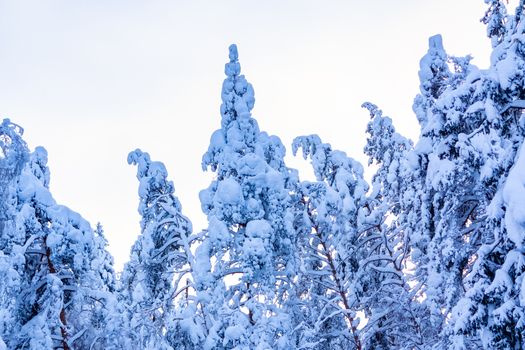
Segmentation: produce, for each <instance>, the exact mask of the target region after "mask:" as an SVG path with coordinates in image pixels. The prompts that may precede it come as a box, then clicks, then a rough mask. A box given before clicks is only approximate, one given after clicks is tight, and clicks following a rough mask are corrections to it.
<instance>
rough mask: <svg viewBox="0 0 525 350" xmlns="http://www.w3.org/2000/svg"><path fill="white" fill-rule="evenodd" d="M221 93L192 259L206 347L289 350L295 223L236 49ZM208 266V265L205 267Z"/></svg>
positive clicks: (279, 158)
mask: <svg viewBox="0 0 525 350" xmlns="http://www.w3.org/2000/svg"><path fill="white" fill-rule="evenodd" d="M229 58H230V62H228V63H227V64H226V67H225V73H226V76H227V77H226V79H225V81H224V83H223V86H222V94H221V96H222V105H221V115H222V121H221V128H220V129H219V130H217V131H215V132H214V133H213V135H212V137H211V143H210V146H209V149H208V151H207V152H206V154H205V155H204V156H203V162H202V164H203V168H204V169H207V168H208V167H209V168H211V170H213V171H215V172H216V175H217V176H216V179H215V180H214V181H213V182H212V184H211V185H210V186H209V187H208V188H207V189H205V190H203V191H201V193H200V199H201V203H202V208H203V210H204V212H205V213H206V214H207V216H208V222H209V226H208V230H207V232H206V236H205V237H204V239H203V242H202V244H201V245H200V246H199V247H198V248H197V252H196V255H197V256H198V259H199V261H200V263H199V269H200V270H199V271H196V273H197V275H198V276H197V277H196V281H198V283H199V286H198V288H197V290H198V292H197V296H198V298H200V299H201V300H204V301H205V302H204V304H205V306H204V307H205V309H206V317H207V318H206V326H207V332H208V333H207V339H206V342H205V344H204V347H205V348H214V349H221V348H235V349H269V348H273V349H276V348H287V349H288V348H290V347H291V345H290V344H289V339H288V337H287V334H288V331H289V330H288V327H289V322H288V321H287V315H286V314H285V313H283V308H282V305H283V303H284V302H285V300H286V298H287V297H288V295H289V293H290V282H291V278H292V277H293V275H294V269H295V256H294V233H293V229H292V221H293V217H292V215H291V212H290V210H289V206H290V204H289V202H290V200H289V190H288V188H289V184H290V183H291V182H293V181H294V175H293V173H292V172H290V170H289V169H288V168H286V166H285V165H284V161H283V157H284V154H285V150H284V147H283V145H282V144H281V142H280V140H279V139H278V138H277V137H275V136H268V135H267V134H266V133H264V132H261V131H259V127H258V124H257V122H256V121H255V119H253V118H252V117H251V110H252V108H253V106H254V102H255V99H254V91H253V88H252V86H251V84H249V83H248V82H247V81H246V78H245V77H244V76H243V75H241V74H240V64H239V62H238V54H237V47H236V46H235V45H231V46H230V54H229ZM206 260H208V262H207V263H205V261H206Z"/></svg>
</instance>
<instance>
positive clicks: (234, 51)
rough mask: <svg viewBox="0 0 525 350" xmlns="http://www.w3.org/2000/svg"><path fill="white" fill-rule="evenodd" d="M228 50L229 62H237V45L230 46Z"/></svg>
mask: <svg viewBox="0 0 525 350" xmlns="http://www.w3.org/2000/svg"><path fill="white" fill-rule="evenodd" d="M229 50H230V62H237V60H238V59H239V53H238V52H237V45H235V44H231V45H230V47H229Z"/></svg>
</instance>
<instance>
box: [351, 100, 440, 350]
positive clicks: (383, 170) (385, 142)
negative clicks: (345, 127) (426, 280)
mask: <svg viewBox="0 0 525 350" xmlns="http://www.w3.org/2000/svg"><path fill="white" fill-rule="evenodd" d="M363 107H365V108H367V109H368V110H369V112H370V116H371V120H370V122H369V123H368V126H367V133H368V139H367V144H366V147H365V154H366V155H367V156H368V157H369V165H371V164H375V165H376V166H377V170H376V172H375V174H374V175H373V177H372V191H371V193H370V194H369V196H368V201H367V203H366V211H365V212H364V213H365V214H366V215H364V219H363V223H364V226H365V229H366V230H368V231H370V232H369V234H368V236H365V237H366V238H365V239H366V240H367V241H368V242H369V253H368V254H369V257H368V258H367V259H366V260H365V262H364V263H363V264H362V267H363V271H362V276H365V278H366V279H365V280H363V281H362V282H361V283H367V284H368V285H369V287H368V289H369V290H370V291H371V293H368V295H367V296H366V302H365V304H366V309H365V311H366V314H367V317H368V322H367V324H366V326H365V328H364V331H363V332H364V333H365V336H364V339H365V347H366V348H373V349H380V348H382V349H400V348H404V349H413V348H419V347H421V346H422V345H423V344H424V342H425V340H426V339H427V338H428V337H430V336H431V335H432V333H433V332H432V327H431V325H429V324H428V322H427V320H428V317H426V316H427V315H426V314H425V309H424V307H423V306H422V305H421V304H420V303H419V302H418V301H417V298H419V297H421V295H420V284H419V283H417V282H418V281H417V278H414V274H413V271H412V269H411V268H410V263H409V261H408V260H409V253H410V233H411V231H410V229H409V226H407V225H406V222H407V221H408V222H410V221H411V220H412V219H413V218H417V217H419V214H420V209H419V208H418V206H419V205H420V202H419V200H418V199H416V200H415V196H414V194H415V193H417V190H418V189H417V187H414V186H417V181H414V180H415V179H416V177H417V176H418V173H417V172H415V171H414V170H415V169H414V168H417V158H415V159H414V157H415V155H414V153H413V147H412V143H411V142H410V141H409V140H407V139H406V138H404V137H403V136H401V135H400V134H398V133H397V132H396V131H395V128H394V126H393V125H392V120H391V119H390V118H389V117H385V116H383V115H382V111H381V110H380V109H378V108H377V106H375V105H373V104H371V103H365V104H363ZM414 160H415V161H416V162H415V164H414ZM416 198H417V197H416ZM370 243H371V244H370Z"/></svg>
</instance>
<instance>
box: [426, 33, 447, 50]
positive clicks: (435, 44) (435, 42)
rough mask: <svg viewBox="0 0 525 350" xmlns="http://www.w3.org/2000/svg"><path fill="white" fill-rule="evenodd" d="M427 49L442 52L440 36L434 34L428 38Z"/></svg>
mask: <svg viewBox="0 0 525 350" xmlns="http://www.w3.org/2000/svg"><path fill="white" fill-rule="evenodd" d="M428 47H429V49H430V50H432V49H435V50H437V51H444V50H445V49H444V48H443V38H442V37H441V34H436V35H433V36H431V37H430V38H428Z"/></svg>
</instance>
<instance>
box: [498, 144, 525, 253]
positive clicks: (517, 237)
mask: <svg viewBox="0 0 525 350" xmlns="http://www.w3.org/2000/svg"><path fill="white" fill-rule="evenodd" d="M503 201H504V204H505V206H506V208H507V209H506V212H505V224H506V226H507V231H508V235H509V238H510V239H511V240H512V241H513V242H514V244H516V247H517V248H518V249H523V247H524V244H525V147H523V146H522V147H520V151H519V152H518V155H517V159H516V162H515V163H514V166H513V167H512V169H511V170H510V172H509V176H508V177H507V181H506V183H505V185H504V188H503Z"/></svg>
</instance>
